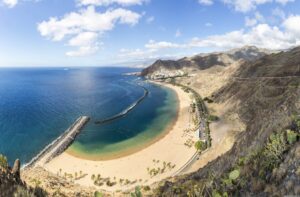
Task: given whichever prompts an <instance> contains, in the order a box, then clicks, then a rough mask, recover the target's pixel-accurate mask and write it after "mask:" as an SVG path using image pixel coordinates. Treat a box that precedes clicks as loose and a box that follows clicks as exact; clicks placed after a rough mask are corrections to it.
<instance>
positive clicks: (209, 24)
mask: <svg viewBox="0 0 300 197" xmlns="http://www.w3.org/2000/svg"><path fill="white" fill-rule="evenodd" d="M205 26H206V27H212V26H213V25H212V24H211V23H209V22H207V23H205Z"/></svg>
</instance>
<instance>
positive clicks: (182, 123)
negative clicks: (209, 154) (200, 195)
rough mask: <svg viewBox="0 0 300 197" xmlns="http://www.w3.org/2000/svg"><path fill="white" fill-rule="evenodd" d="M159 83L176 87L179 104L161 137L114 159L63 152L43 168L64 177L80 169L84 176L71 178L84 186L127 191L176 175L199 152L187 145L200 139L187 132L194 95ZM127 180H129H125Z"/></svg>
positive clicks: (111, 190)
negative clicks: (96, 158) (76, 155)
mask: <svg viewBox="0 0 300 197" xmlns="http://www.w3.org/2000/svg"><path fill="white" fill-rule="evenodd" d="M151 83H152V82H151ZM155 83H156V82H155ZM156 84H158V85H163V86H164V87H168V88H171V89H172V90H174V91H175V92H176V94H177V97H178V105H179V107H178V116H177V118H176V120H175V121H174V123H170V126H168V127H167V129H168V130H166V131H165V132H163V133H162V135H160V138H159V139H156V140H155V141H153V142H152V143H151V144H148V146H146V147H145V146H144V145H143V149H141V150H139V151H137V152H135V153H132V154H128V155H127V156H122V157H119V158H115V159H112V160H104V161H91V160H84V159H81V158H77V157H74V156H72V155H70V154H68V153H67V152H64V153H62V154H61V155H59V156H58V157H56V158H54V159H53V160H51V161H50V162H49V163H47V164H46V165H45V166H44V168H45V169H46V170H48V171H50V172H52V173H54V174H58V175H59V176H62V177H63V176H65V175H66V174H67V175H68V176H70V177H71V175H72V177H73V176H74V175H75V174H78V172H81V173H80V174H83V175H84V176H82V177H80V178H78V179H71V180H73V181H74V182H75V183H78V184H80V185H83V186H92V187H96V188H97V189H100V190H101V189H102V190H105V191H109V192H115V191H126V190H128V189H132V188H134V187H135V186H137V185H151V184H153V183H155V182H157V181H160V180H162V179H165V178H167V177H171V176H173V174H174V173H175V172H177V171H178V170H179V169H180V168H181V167H182V166H184V165H185V164H186V162H188V161H189V160H190V158H192V157H193V155H194V154H195V152H196V150H195V148H194V146H193V145H192V146H190V147H189V146H187V145H186V142H187V141H188V140H191V141H196V140H197V136H196V135H195V134H194V133H190V134H189V135H187V134H186V133H185V130H186V129H190V112H189V108H190V103H191V98H190V94H188V93H185V92H184V91H183V90H182V89H181V88H180V87H176V86H173V85H170V84H162V83H156ZM191 144H193V143H191ZM167 164H168V165H167ZM166 166H168V167H166ZM157 169H164V171H159V173H155V175H153V173H152V172H154V171H157ZM93 175H94V177H95V176H99V177H101V178H100V180H102V181H103V180H104V181H103V182H101V185H95V183H96V182H95V180H94V179H92V177H93ZM76 176H77V175H75V177H76ZM67 179H68V180H70V179H69V178H67ZM122 180H123V182H122ZM125 180H126V182H128V183H124V182H125ZM109 183H113V186H110V185H109Z"/></svg>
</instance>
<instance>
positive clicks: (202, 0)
mask: <svg viewBox="0 0 300 197" xmlns="http://www.w3.org/2000/svg"><path fill="white" fill-rule="evenodd" d="M198 2H199V3H200V4H202V5H212V4H213V3H214V1H213V0H198Z"/></svg>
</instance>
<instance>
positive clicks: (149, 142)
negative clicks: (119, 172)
mask: <svg viewBox="0 0 300 197" xmlns="http://www.w3.org/2000/svg"><path fill="white" fill-rule="evenodd" d="M151 83H154V82H151ZM154 84H156V85H159V84H157V83H154ZM163 88H167V89H170V90H171V91H174V90H172V89H171V88H170V87H165V86H163ZM174 92H175V94H176V97H177V105H176V109H177V110H176V116H175V117H174V119H173V120H171V121H170V122H169V123H168V125H167V126H166V127H165V128H164V129H163V131H161V132H160V133H159V134H158V135H157V136H155V137H153V138H151V139H150V140H147V141H146V142H144V143H140V144H138V145H136V146H135V147H129V148H127V149H126V148H125V150H122V151H118V152H113V153H107V154H102V155H101V156H99V155H98V156H93V155H88V156H86V155H85V154H84V153H83V154H81V153H78V152H76V151H73V150H70V149H67V150H66V151H65V152H66V153H67V154H69V155H71V156H73V157H76V158H78V159H86V160H90V161H107V160H113V159H119V158H122V157H126V156H128V155H131V154H134V153H136V152H139V151H141V150H143V149H146V148H148V147H149V146H151V145H152V144H155V143H156V142H158V141H159V140H161V139H163V138H164V137H165V136H166V135H168V134H169V133H170V131H172V129H173V128H174V125H175V123H176V122H177V121H178V114H179V108H180V100H179V99H178V93H177V92H176V91H174Z"/></svg>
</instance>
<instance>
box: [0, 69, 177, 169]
mask: <svg viewBox="0 0 300 197" xmlns="http://www.w3.org/2000/svg"><path fill="white" fill-rule="evenodd" d="M133 71H136V70H135V69H129V68H68V69H66V68H39V69H37V68H26V69H25V68H1V69H0V154H4V155H6V156H7V158H8V160H9V162H10V163H12V162H13V161H14V160H15V159H16V158H20V160H21V162H22V163H23V164H24V163H26V162H29V161H30V160H31V159H32V158H33V157H34V156H35V155H36V154H38V153H39V152H40V151H41V150H42V149H43V148H44V147H45V146H46V145H48V144H49V143H51V142H52V141H53V140H55V139H56V138H57V137H58V136H59V135H60V134H62V133H63V132H64V131H65V130H66V129H67V128H68V127H69V126H70V125H71V124H72V123H73V122H74V121H75V120H76V119H77V118H78V117H79V116H82V115H87V116H90V117H91V120H90V122H89V123H88V124H87V125H86V127H85V128H84V129H83V131H82V132H81V133H80V135H79V136H78V137H77V139H76V141H75V142H74V143H73V145H72V146H71V147H69V149H68V152H70V153H72V154H74V155H76V156H80V157H84V158H86V159H92V160H97V159H101V158H105V157H109V156H110V155H118V154H120V153H122V152H124V151H125V152H126V151H129V150H131V149H135V148H136V147H142V146H143V145H144V144H147V143H149V142H150V141H151V140H153V139H155V138H157V137H158V136H160V135H162V133H163V132H165V131H166V129H167V127H168V126H170V124H171V123H172V121H174V120H175V119H176V115H177V107H178V100H177V97H176V93H175V92H173V91H172V90H170V89H167V88H163V87H160V86H157V85H154V84H151V83H148V82H146V81H144V80H143V79H141V78H139V77H137V76H125V75H123V73H126V72H133ZM140 85H142V86H144V87H146V88H147V89H148V91H149V94H148V95H147V97H146V98H145V99H144V100H143V101H142V102H141V103H139V104H138V105H137V106H136V107H135V108H134V109H133V110H132V111H130V112H129V113H128V114H127V115H126V116H124V117H122V118H120V119H117V120H114V121H112V122H109V123H106V124H95V122H96V121H98V120H102V119H105V118H108V117H111V116H114V115H115V114H118V113H120V112H122V111H124V110H126V109H127V108H128V107H130V105H132V104H133V103H134V102H136V101H137V100H138V99H139V98H141V97H142V96H143V94H144V89H143V88H141V87H140Z"/></svg>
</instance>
